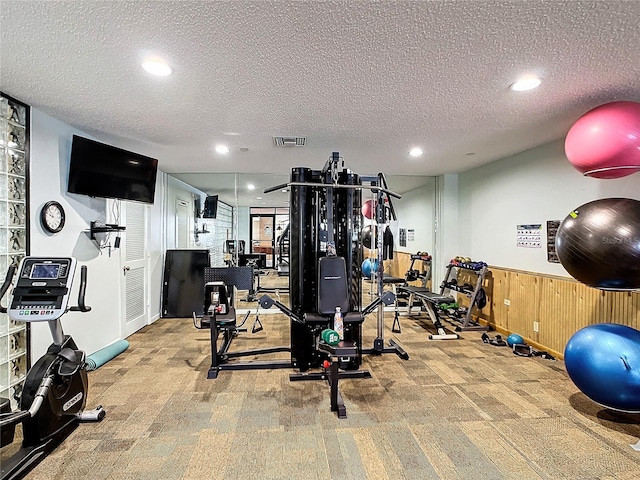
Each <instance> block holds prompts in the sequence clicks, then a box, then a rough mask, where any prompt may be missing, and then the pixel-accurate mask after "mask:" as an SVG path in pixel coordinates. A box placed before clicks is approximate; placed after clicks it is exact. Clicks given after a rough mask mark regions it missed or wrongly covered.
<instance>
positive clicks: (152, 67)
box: [142, 58, 173, 77]
mask: <svg viewBox="0 0 640 480" xmlns="http://www.w3.org/2000/svg"><path fill="white" fill-rule="evenodd" d="M142 68H144V69H145V70H146V71H147V72H149V73H150V74H151V75H158V76H159V77H166V76H167V75H171V74H172V73H173V68H171V67H170V66H169V64H168V63H167V62H165V61H164V60H161V59H159V58H150V59H148V60H145V61H144V62H142Z"/></svg>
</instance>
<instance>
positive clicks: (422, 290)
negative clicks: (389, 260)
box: [398, 286, 456, 304]
mask: <svg viewBox="0 0 640 480" xmlns="http://www.w3.org/2000/svg"><path fill="white" fill-rule="evenodd" d="M398 291H400V292H407V293H409V294H412V295H415V296H416V297H419V298H423V299H425V300H426V301H428V302H430V303H435V304H439V303H453V302H455V301H456V300H455V298H453V297H452V296H451V295H440V294H439V293H434V292H430V291H429V289H428V288H427V287H411V286H409V287H398Z"/></svg>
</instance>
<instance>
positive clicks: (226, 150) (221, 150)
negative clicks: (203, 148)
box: [216, 145, 229, 155]
mask: <svg viewBox="0 0 640 480" xmlns="http://www.w3.org/2000/svg"><path fill="white" fill-rule="evenodd" d="M216 153H221V154H223V155H224V154H225V153H229V147H227V146H226V145H216Z"/></svg>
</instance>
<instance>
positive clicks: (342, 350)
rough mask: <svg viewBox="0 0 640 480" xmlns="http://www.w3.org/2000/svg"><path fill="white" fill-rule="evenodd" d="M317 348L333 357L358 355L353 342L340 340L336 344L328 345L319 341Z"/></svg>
mask: <svg viewBox="0 0 640 480" xmlns="http://www.w3.org/2000/svg"><path fill="white" fill-rule="evenodd" d="M318 348H319V349H320V350H322V351H323V352H327V353H328V354H330V355H332V356H334V357H341V358H352V357H355V356H356V355H358V349H357V348H356V344H355V343H353V342H345V341H342V342H339V343H338V344H337V345H329V344H328V343H324V342H320V344H319V345H318Z"/></svg>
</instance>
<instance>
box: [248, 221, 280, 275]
mask: <svg viewBox="0 0 640 480" xmlns="http://www.w3.org/2000/svg"><path fill="white" fill-rule="evenodd" d="M250 225H251V231H250V232H249V235H250V237H251V242H250V243H251V253H262V254H265V256H266V258H265V260H266V262H265V266H266V268H274V264H275V263H274V262H275V260H274V257H275V236H274V235H275V229H276V216H275V215H273V214H251V223H250Z"/></svg>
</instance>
